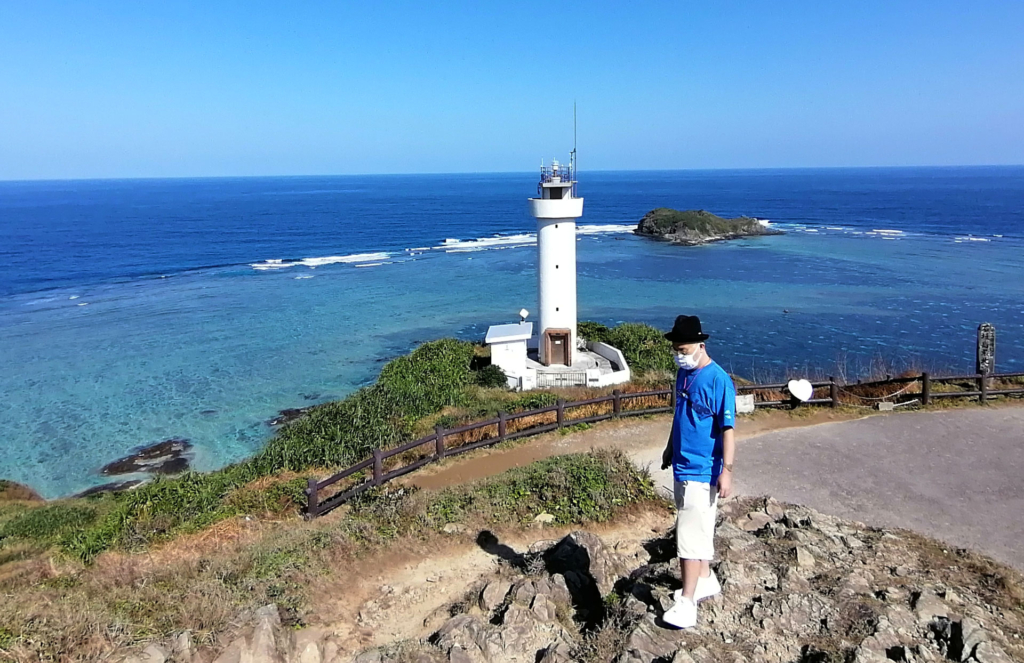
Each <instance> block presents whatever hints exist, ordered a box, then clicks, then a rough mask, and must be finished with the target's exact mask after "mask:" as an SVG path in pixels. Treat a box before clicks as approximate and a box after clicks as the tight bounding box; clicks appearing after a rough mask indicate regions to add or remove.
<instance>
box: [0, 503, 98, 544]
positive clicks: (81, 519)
mask: <svg viewBox="0 0 1024 663" xmlns="http://www.w3.org/2000/svg"><path fill="white" fill-rule="evenodd" d="M95 519H96V510H95V509H92V508H89V507H84V506H68V505H64V504H52V505H49V506H42V507H38V508H34V509H29V510H27V511H25V512H24V513H22V514H19V515H17V516H15V517H14V518H12V519H11V520H9V521H7V522H6V523H4V525H3V526H2V527H0V542H3V541H4V540H5V539H33V540H36V541H41V542H54V541H56V540H58V539H59V538H60V537H61V536H63V535H65V534H66V533H68V532H70V531H74V530H76V529H81V528H83V527H86V526H88V525H90V524H91V523H92V522H93V521H94V520H95Z"/></svg>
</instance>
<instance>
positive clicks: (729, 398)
mask: <svg viewBox="0 0 1024 663" xmlns="http://www.w3.org/2000/svg"><path fill="white" fill-rule="evenodd" d="M723 392H724V393H723V394H722V402H721V404H720V405H719V413H720V414H719V416H720V417H721V419H720V425H721V426H722V473H721V474H719V475H718V496H719V497H721V498H723V499H724V498H726V497H729V496H730V495H732V463H733V461H734V460H735V458H736V434H735V431H734V429H733V427H734V426H735V425H736V386H735V385H734V384H733V383H732V378H730V377H728V376H726V378H725V389H724V390H723Z"/></svg>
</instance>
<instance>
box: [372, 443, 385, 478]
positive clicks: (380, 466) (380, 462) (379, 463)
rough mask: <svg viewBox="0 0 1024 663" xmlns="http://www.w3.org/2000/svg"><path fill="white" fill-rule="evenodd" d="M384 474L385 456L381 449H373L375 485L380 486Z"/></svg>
mask: <svg viewBox="0 0 1024 663" xmlns="http://www.w3.org/2000/svg"><path fill="white" fill-rule="evenodd" d="M383 476H384V458H383V457H382V453H381V450H380V449H374V450H373V485H374V486H379V485H380V484H381V480H382V477H383Z"/></svg>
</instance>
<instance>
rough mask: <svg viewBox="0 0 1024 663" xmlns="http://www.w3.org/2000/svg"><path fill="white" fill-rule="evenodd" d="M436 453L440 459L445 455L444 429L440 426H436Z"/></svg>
mask: <svg viewBox="0 0 1024 663" xmlns="http://www.w3.org/2000/svg"><path fill="white" fill-rule="evenodd" d="M434 455H435V456H437V459H438V460H441V459H443V458H444V456H445V449H444V429H443V428H441V427H440V426H434Z"/></svg>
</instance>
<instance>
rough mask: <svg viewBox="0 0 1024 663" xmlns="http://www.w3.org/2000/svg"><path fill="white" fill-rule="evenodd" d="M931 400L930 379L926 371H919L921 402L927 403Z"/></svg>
mask: <svg viewBox="0 0 1024 663" xmlns="http://www.w3.org/2000/svg"><path fill="white" fill-rule="evenodd" d="M931 402H932V380H931V377H929V375H928V372H927V371H925V372H924V373H921V404H922V405H929V404H930V403H931Z"/></svg>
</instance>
